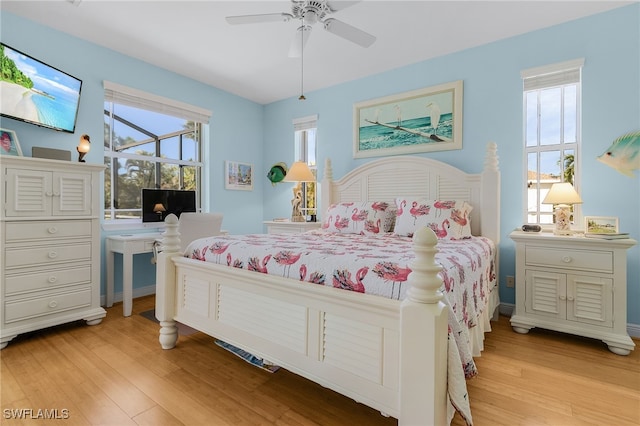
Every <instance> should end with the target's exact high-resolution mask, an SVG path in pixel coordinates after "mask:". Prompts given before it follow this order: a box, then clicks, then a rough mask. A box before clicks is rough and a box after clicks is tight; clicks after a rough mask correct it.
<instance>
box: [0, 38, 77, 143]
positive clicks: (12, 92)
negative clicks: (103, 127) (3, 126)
mask: <svg viewBox="0 0 640 426" xmlns="http://www.w3.org/2000/svg"><path fill="white" fill-rule="evenodd" d="M0 49H1V50H0V66H1V69H0V93H2V98H1V101H0V113H2V115H4V116H8V117H11V118H16V119H19V120H25V121H29V122H32V123H35V124H39V125H43V126H47V127H52V128H54V129H59V130H65V131H69V132H73V131H74V130H75V120H76V112H77V108H78V102H79V99H80V87H81V84H82V82H81V81H80V80H78V79H76V78H74V77H72V76H70V75H68V74H65V73H64V72H62V71H59V70H57V69H55V68H53V67H51V66H49V65H46V64H44V63H42V62H39V61H37V60H35V59H33V58H31V57H29V56H27V55H25V54H23V53H21V52H18V51H16V50H13V49H11V48H10V47H8V46H5V45H0Z"/></svg>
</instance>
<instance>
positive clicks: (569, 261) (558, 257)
mask: <svg viewBox="0 0 640 426" xmlns="http://www.w3.org/2000/svg"><path fill="white" fill-rule="evenodd" d="M525 263H526V264H527V265H534V266H547V267H555V268H563V269H575V270H581V271H596V272H605V273H612V272H613V253H612V252H610V251H591V250H560V249H551V248H549V247H531V246H527V248H526V253H525Z"/></svg>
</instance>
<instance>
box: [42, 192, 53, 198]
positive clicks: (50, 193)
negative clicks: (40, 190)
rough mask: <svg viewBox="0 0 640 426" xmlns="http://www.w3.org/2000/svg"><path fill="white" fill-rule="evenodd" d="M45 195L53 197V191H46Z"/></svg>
mask: <svg viewBox="0 0 640 426" xmlns="http://www.w3.org/2000/svg"><path fill="white" fill-rule="evenodd" d="M44 195H46V196H47V197H53V192H51V191H47V192H45V193H44Z"/></svg>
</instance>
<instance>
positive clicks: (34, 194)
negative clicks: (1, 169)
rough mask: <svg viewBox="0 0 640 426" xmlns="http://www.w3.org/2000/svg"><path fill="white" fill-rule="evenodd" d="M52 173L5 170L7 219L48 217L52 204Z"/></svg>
mask: <svg viewBox="0 0 640 426" xmlns="http://www.w3.org/2000/svg"><path fill="white" fill-rule="evenodd" d="M52 176H53V175H52V173H51V172H50V171H45V170H24V169H19V168H7V169H6V182H7V183H6V191H7V192H6V204H5V209H6V211H5V215H6V216H7V217H20V216H23V217H24V216H36V217H40V216H50V215H51V205H52V202H53V186H52V182H51V179H52Z"/></svg>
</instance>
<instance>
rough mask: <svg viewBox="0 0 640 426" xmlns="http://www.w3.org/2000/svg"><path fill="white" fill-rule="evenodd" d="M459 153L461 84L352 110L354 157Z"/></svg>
mask: <svg viewBox="0 0 640 426" xmlns="http://www.w3.org/2000/svg"><path fill="white" fill-rule="evenodd" d="M452 149H462V80H458V81H454V82H451V83H444V84H440V85H437V86H432V87H427V88H425V89H419V90H414V91H411V92H405V93H400V94H397V95H392V96H387V97H384V98H378V99H372V100H369V101H365V102H359V103H357V104H355V105H354V107H353V156H354V158H362V157H377V156H387V155H398V154H414V153H420V152H430V151H448V150H452Z"/></svg>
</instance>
